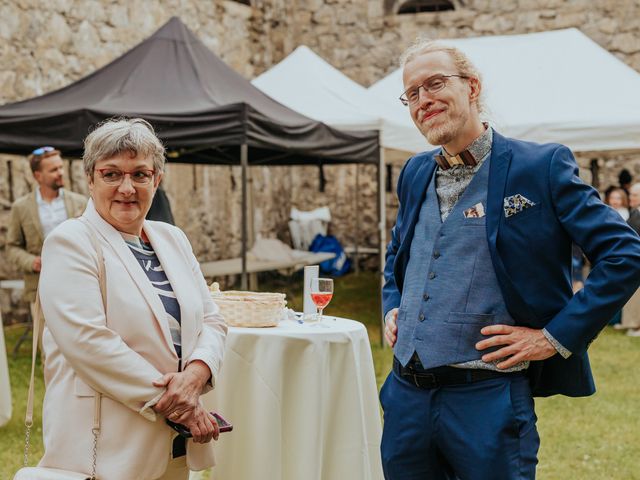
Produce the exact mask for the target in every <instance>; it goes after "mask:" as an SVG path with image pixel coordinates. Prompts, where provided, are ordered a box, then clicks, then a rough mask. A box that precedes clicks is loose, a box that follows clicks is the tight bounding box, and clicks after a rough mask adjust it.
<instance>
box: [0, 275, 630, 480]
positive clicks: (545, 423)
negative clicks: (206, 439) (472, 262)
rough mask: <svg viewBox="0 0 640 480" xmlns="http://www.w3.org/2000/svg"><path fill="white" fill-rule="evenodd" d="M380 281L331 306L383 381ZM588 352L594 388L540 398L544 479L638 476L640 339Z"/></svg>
mask: <svg viewBox="0 0 640 480" xmlns="http://www.w3.org/2000/svg"><path fill="white" fill-rule="evenodd" d="M301 285H302V281H301V279H299V278H297V277H294V279H293V280H292V281H291V284H286V283H284V282H283V280H281V279H277V278H268V279H267V281H266V282H263V284H262V289H265V290H277V291H285V292H286V293H287V298H288V299H289V306H291V307H292V308H294V309H297V310H299V309H300V307H301V302H300V288H299V287H300V286H301ZM377 285H378V282H377V277H376V276H375V275H374V274H372V273H360V274H358V275H355V274H350V275H348V276H347V277H344V278H340V279H336V281H335V295H334V299H333V300H332V302H331V304H329V306H328V307H327V310H326V312H327V314H329V315H337V316H343V317H348V318H353V319H356V320H359V321H361V322H363V323H364V324H365V325H366V326H367V329H368V331H369V338H370V339H371V346H372V351H373V359H374V363H375V371H376V377H377V380H378V385H381V383H382V381H383V380H384V378H385V377H386V375H387V373H388V372H389V369H390V365H391V359H392V354H391V351H390V350H389V349H387V348H381V347H380V340H379V339H380V327H379V324H378V317H377V311H378V305H379V298H378V295H377V293H376V292H377V291H378V289H377ZM19 333H20V330H19V329H16V328H6V329H5V337H6V341H7V350H10V349H11V348H12V346H13V344H14V342H15V340H16V339H17V337H18V336H19ZM28 350H29V345H25V346H24V347H23V348H22V351H21V354H20V356H19V357H18V358H17V359H16V360H12V359H9V368H10V374H11V385H12V388H13V390H12V393H13V399H14V404H13V407H14V413H13V418H12V420H11V422H10V423H9V424H8V425H7V426H5V427H2V428H0V480H5V479H7V480H9V479H11V478H12V475H13V473H14V472H15V470H16V469H17V468H18V467H19V466H20V465H21V463H22V450H23V442H24V427H23V419H24V409H25V404H26V392H27V385H28V383H27V382H28V375H29V364H30V356H29V351H28ZM590 353H591V362H592V368H593V370H594V375H595V377H596V382H597V386H598V393H596V395H594V396H592V397H588V398H579V399H571V398H566V397H552V398H546V399H537V400H536V410H537V413H538V418H539V421H538V429H539V431H540V436H541V441H542V446H541V449H540V454H539V459H540V463H539V466H538V479H539V480H558V479H563V480H565V479H566V480H574V479H575V480H634V479H638V480H640V339H638V338H630V337H626V336H624V335H622V334H621V333H619V332H616V331H613V330H611V329H609V328H608V329H607V330H605V331H604V332H603V333H602V335H600V337H599V338H598V340H597V341H596V342H594V344H593V345H592V347H591V350H590ZM40 378H41V376H40ZM36 393H37V397H38V399H39V400H38V401H37V403H36V415H35V419H34V422H35V425H34V429H33V433H32V456H31V458H32V461H35V459H37V458H39V456H40V455H41V454H42V441H41V436H42V435H41V434H42V430H41V428H40V410H39V409H40V405H41V398H42V394H43V387H42V381H41V380H39V381H38V384H37V388H36ZM265 480H270V479H265ZM301 480H304V479H301ZM331 480H333V479H331ZM335 480H342V479H335ZM349 480H358V479H349Z"/></svg>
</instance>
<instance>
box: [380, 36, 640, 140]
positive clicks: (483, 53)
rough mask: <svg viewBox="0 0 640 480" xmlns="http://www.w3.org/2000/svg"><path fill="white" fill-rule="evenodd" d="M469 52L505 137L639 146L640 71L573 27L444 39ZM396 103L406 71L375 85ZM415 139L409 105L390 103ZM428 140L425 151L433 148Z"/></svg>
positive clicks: (491, 115) (490, 116)
mask: <svg viewBox="0 0 640 480" xmlns="http://www.w3.org/2000/svg"><path fill="white" fill-rule="evenodd" d="M442 43H446V44H450V45H454V46H456V47H458V48H460V49H461V50H462V51H464V52H465V53H466V54H467V55H468V56H469V57H470V58H471V60H472V61H473V62H474V63H475V65H476V66H477V67H478V69H479V70H480V72H481V74H482V77H483V89H484V95H485V104H486V106H487V111H486V114H485V117H486V118H487V119H488V120H489V121H490V123H491V124H492V125H493V126H495V128H496V129H497V130H498V131H499V132H501V133H502V134H504V135H507V136H510V137H515V138H519V139H523V140H530V141H534V142H541V143H544V142H557V143H562V144H564V145H567V146H568V147H569V148H571V149H572V150H574V151H603V150H631V149H639V148H640V95H638V92H640V73H638V72H636V71H635V70H633V69H632V68H630V67H629V66H627V65H626V64H625V63H623V62H622V61H620V60H618V59H617V58H616V57H615V56H613V55H612V54H610V53H609V52H608V51H606V50H605V49H603V48H602V47H600V46H599V45H598V44H596V43H595V42H594V41H592V40H591V39H590V38H589V37H587V36H586V35H584V34H583V33H582V32H580V31H579V30H577V29H575V28H571V29H566V30H556V31H550V32H541V33H531V34H526V35H508V36H494V37H478V38H467V39H457V40H442ZM368 90H369V93H370V94H371V96H372V98H371V101H372V102H375V101H377V100H382V99H384V100H388V99H393V100H397V98H398V97H399V96H400V94H401V93H402V91H403V90H404V88H403V83H402V72H401V71H400V69H398V70H396V71H394V72H393V73H391V74H390V75H388V76H387V77H385V78H384V79H382V80H380V81H379V82H377V83H375V84H374V85H372V86H371V87H370V88H369V89H368ZM392 108H393V109H394V113H393V118H401V117H400V115H401V114H402V112H404V115H405V117H404V122H403V125H404V127H405V129H407V131H409V130H413V132H414V138H415V139H416V141H419V140H421V139H422V142H423V144H424V142H425V141H424V139H423V137H422V136H421V135H420V134H419V133H418V131H417V130H416V128H415V126H414V125H413V123H412V122H411V119H410V118H409V113H408V111H407V107H404V106H403V105H402V104H401V103H400V102H399V101H397V103H393V104H392ZM427 148H428V146H427V145H425V147H424V148H422V150H424V149H427Z"/></svg>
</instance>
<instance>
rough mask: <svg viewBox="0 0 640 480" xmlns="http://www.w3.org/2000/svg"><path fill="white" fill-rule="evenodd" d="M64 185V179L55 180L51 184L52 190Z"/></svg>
mask: <svg viewBox="0 0 640 480" xmlns="http://www.w3.org/2000/svg"><path fill="white" fill-rule="evenodd" d="M63 187H64V180H55V181H53V182H51V183H50V184H49V188H50V189H51V190H55V191H58V190H60V189H61V188H63Z"/></svg>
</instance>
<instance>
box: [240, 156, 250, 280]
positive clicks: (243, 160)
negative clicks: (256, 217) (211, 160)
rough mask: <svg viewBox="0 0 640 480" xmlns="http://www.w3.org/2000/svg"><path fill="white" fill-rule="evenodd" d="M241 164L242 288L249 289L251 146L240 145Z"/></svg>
mask: <svg viewBox="0 0 640 480" xmlns="http://www.w3.org/2000/svg"><path fill="white" fill-rule="evenodd" d="M240 164H241V165H242V275H241V277H240V289H241V290H247V289H248V285H247V169H248V168H249V146H248V145H247V144H246V143H243V144H242V145H240Z"/></svg>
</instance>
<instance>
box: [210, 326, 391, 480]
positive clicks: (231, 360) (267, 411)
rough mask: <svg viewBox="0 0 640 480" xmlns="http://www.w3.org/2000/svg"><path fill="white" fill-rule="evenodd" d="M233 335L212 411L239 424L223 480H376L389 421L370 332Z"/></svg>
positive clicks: (294, 330) (225, 441) (342, 329)
mask: <svg viewBox="0 0 640 480" xmlns="http://www.w3.org/2000/svg"><path fill="white" fill-rule="evenodd" d="M323 323H324V324H325V325H326V326H327V327H328V328H322V327H319V326H312V324H299V323H298V322H293V321H285V322H281V323H280V325H279V326H277V327H274V328H234V327H231V328H229V335H228V337H227V344H226V350H225V358H224V364H223V367H222V371H221V374H220V376H219V378H218V383H217V385H216V388H215V390H214V391H212V392H210V393H209V394H207V395H206V396H205V397H204V402H205V404H206V406H207V407H208V409H209V410H216V411H218V412H220V413H221V414H222V415H223V416H224V417H225V418H226V419H227V420H229V421H230V422H231V423H233V425H234V428H233V431H232V432H230V433H223V434H221V435H220V439H219V440H218V442H217V443H216V461H217V466H216V467H215V468H214V469H213V478H214V479H215V480H258V479H261V480H262V479H264V480H378V479H382V478H383V475H382V467H381V462H380V451H379V449H380V437H381V430H382V429H381V419H380V410H379V407H378V397H377V388H376V381H375V374H374V370H373V360H372V357H371V347H370V345H369V339H368V337H367V332H366V329H365V328H364V326H363V325H362V324H361V323H359V322H354V321H352V320H346V319H339V318H338V319H335V320H334V317H325V320H324V322H323Z"/></svg>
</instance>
